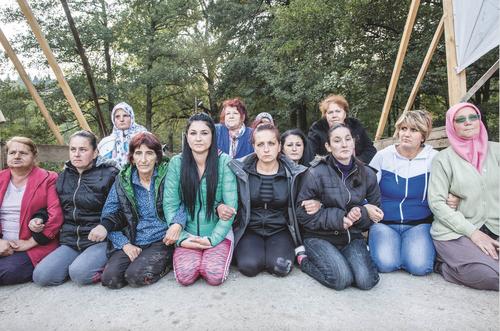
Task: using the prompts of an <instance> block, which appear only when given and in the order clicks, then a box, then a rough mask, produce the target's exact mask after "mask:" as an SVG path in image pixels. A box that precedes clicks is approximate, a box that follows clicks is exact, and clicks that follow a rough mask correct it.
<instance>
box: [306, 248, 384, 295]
mask: <svg viewBox="0 0 500 331" xmlns="http://www.w3.org/2000/svg"><path fill="white" fill-rule="evenodd" d="M304 246H305V248H306V255H307V257H305V258H304V259H303V260H302V263H301V265H300V266H301V269H302V271H303V272H305V273H306V274H308V275H309V276H311V277H312V278H314V279H316V280H317V281H318V282H320V283H321V284H323V285H325V286H326V287H329V288H333V289H335V290H343V289H345V288H346V287H348V286H350V285H353V286H356V287H357V288H359V289H362V290H369V289H371V288H372V287H374V286H375V285H377V283H378V281H379V279H380V278H379V275H378V272H377V267H376V266H375V264H374V263H373V261H372V259H371V257H370V252H369V251H368V249H367V245H366V242H365V240H364V239H354V240H353V241H351V242H350V243H349V244H347V245H345V246H343V247H335V246H334V245H332V244H331V243H329V242H328V241H326V240H323V239H319V238H307V239H305V240H304Z"/></svg>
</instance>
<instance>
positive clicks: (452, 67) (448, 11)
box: [443, 0, 467, 107]
mask: <svg viewBox="0 0 500 331" xmlns="http://www.w3.org/2000/svg"><path fill="white" fill-rule="evenodd" d="M443 17H444V40H445V46H446V71H447V73H448V97H449V99H450V100H449V101H450V107H451V106H453V105H455V104H457V103H459V102H460V99H461V98H462V96H464V95H465V94H466V92H467V82H466V77H465V70H462V71H461V72H460V73H457V72H456V68H457V67H458V62H457V49H456V43H455V27H454V25H453V1H452V0H443Z"/></svg>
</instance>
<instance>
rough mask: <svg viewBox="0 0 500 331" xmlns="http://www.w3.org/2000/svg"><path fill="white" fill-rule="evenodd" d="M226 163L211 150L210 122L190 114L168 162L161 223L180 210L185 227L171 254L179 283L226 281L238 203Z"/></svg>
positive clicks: (226, 159)
mask: <svg viewBox="0 0 500 331" xmlns="http://www.w3.org/2000/svg"><path fill="white" fill-rule="evenodd" d="M230 160H231V158H230V157H229V156H228V155H226V154H223V153H219V152H218V151H217V140H216V133H215V124H214V122H213V120H212V118H211V117H210V116H209V115H207V114H205V113H198V114H195V115H193V116H191V117H190V118H189V120H188V123H187V126H186V131H185V136H184V147H183V149H182V153H181V154H180V155H176V156H174V157H173V158H172V161H171V162H170V164H169V168H168V173H167V180H166V188H165V197H164V205H163V208H164V210H165V215H166V218H167V221H170V220H171V219H173V218H174V217H175V215H176V213H177V212H178V211H179V210H180V209H181V208H185V209H186V214H187V221H186V226H185V228H184V229H183V231H182V232H181V234H180V237H179V239H178V240H177V246H178V247H177V248H176V249H175V253H174V272H175V277H176V279H177V281H178V282H179V283H180V284H182V285H190V284H192V283H194V282H195V281H196V280H197V279H198V277H199V276H201V277H203V278H204V279H205V280H206V281H207V283H208V284H210V285H220V284H221V283H222V282H223V281H224V280H225V279H226V277H227V273H228V271H229V264H230V261H231V257H232V254H233V241H234V239H233V233H232V230H231V227H232V223H233V219H234V215H235V214H236V208H237V204H238V193H237V184H236V177H235V176H234V174H233V172H232V171H231V169H229V167H228V163H229V161H230ZM228 216H229V217H228ZM223 219H227V220H226V221H225V220H223Z"/></svg>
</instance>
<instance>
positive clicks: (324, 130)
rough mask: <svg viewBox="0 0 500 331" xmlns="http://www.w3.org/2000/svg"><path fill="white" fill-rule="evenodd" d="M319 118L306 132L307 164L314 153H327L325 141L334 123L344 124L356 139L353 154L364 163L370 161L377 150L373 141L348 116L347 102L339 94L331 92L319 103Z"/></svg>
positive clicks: (354, 120)
mask: <svg viewBox="0 0 500 331" xmlns="http://www.w3.org/2000/svg"><path fill="white" fill-rule="evenodd" d="M319 110H320V111H321V115H322V117H321V119H320V120H318V121H316V122H314V123H313V124H312V125H311V128H310V129H309V133H308V134H307V138H308V142H307V150H306V155H305V163H304V164H306V165H309V163H310V161H312V160H313V159H314V156H315V155H326V154H328V152H327V150H326V149H325V143H327V142H328V130H329V129H330V128H331V127H332V126H334V125H335V124H339V123H340V124H345V125H346V126H348V127H349V128H350V129H351V132H352V137H353V138H354V140H355V141H356V146H355V151H356V153H355V156H356V157H357V158H358V159H359V160H361V161H363V162H364V163H366V164H368V163H370V161H371V159H372V158H373V156H374V155H375V153H376V152H377V150H376V149H375V147H374V146H373V142H372V141H371V139H370V138H369V137H368V134H367V133H366V130H365V128H364V127H363V125H362V124H361V122H360V121H358V120H357V119H355V118H352V117H348V115H349V104H348V103H347V100H346V99H345V98H344V97H343V96H341V95H335V94H331V95H329V96H328V97H326V98H325V99H324V100H323V101H321V102H320V104H319Z"/></svg>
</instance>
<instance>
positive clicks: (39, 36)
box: [17, 0, 91, 131]
mask: <svg viewBox="0 0 500 331" xmlns="http://www.w3.org/2000/svg"><path fill="white" fill-rule="evenodd" d="M17 3H18V4H19V7H20V8H21V11H22V12H23V14H24V16H25V17H26V20H27V21H28V24H29V25H30V27H31V30H32V31H33V33H34V35H35V38H36V40H37V41H38V44H39V45H40V47H41V48H42V51H43V53H44V54H45V57H46V58H47V61H48V62H49V65H50V67H51V68H52V71H53V72H54V74H55V75H56V78H57V81H58V82H59V86H61V89H62V90H63V93H64V95H65V96H66V99H67V100H68V102H69V104H70V106H71V109H72V110H73V113H74V114H75V116H76V119H77V120H78V123H79V124H80V127H81V128H82V129H84V130H88V131H91V130H90V127H89V125H88V124H87V120H86V119H85V117H84V116H83V114H82V111H81V110H80V106H79V105H78V102H77V101H76V99H75V96H74V95H73V92H71V88H70V87H69V85H68V82H67V81H66V79H65V78H64V74H63V72H62V70H61V68H60V67H59V64H58V63H57V60H56V58H55V56H54V54H53V53H52V50H51V49H50V46H49V43H48V42H47V40H46V39H45V37H44V35H43V32H42V30H41V29H40V25H39V24H38V22H37V20H36V19H35V16H34V15H33V12H32V11H31V8H30V6H29V4H28V1H27V0H17Z"/></svg>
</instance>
